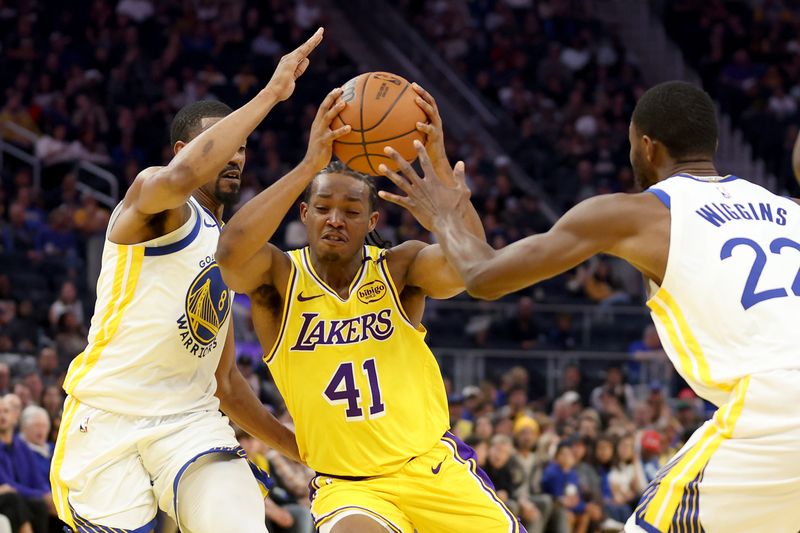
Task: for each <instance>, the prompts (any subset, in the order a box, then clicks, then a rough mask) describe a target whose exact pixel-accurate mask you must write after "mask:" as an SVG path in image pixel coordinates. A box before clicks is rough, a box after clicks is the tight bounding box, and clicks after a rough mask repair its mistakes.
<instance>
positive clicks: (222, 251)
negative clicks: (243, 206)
mask: <svg viewBox="0 0 800 533" xmlns="http://www.w3.org/2000/svg"><path fill="white" fill-rule="evenodd" d="M235 233H236V230H235V228H229V227H228V226H225V227H223V228H222V232H221V233H220V235H219V240H218V241H217V251H216V252H214V260H215V261H216V262H217V265H218V266H219V268H220V270H221V271H222V276H223V277H225V274H226V273H227V274H228V275H232V274H233V273H235V272H236V267H237V265H238V264H239V263H240V258H238V257H237V254H236V235H235Z"/></svg>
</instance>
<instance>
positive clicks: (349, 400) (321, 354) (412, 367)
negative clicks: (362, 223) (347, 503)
mask: <svg viewBox="0 0 800 533" xmlns="http://www.w3.org/2000/svg"><path fill="white" fill-rule="evenodd" d="M363 254H364V259H363V263H362V266H361V269H360V271H359V272H358V273H357V274H356V276H355V279H354V280H353V283H352V284H351V286H350V292H349V296H348V298H346V299H342V298H341V297H340V296H339V295H338V294H337V293H336V292H335V291H333V290H332V289H331V288H330V287H328V286H327V285H326V284H325V282H323V281H322V280H321V279H320V277H319V276H318V275H317V274H316V273H315V272H314V269H313V267H312V265H311V259H310V254H309V250H308V248H305V249H302V250H294V251H292V252H289V257H290V258H291V261H292V273H291V275H290V280H289V285H288V287H287V290H286V298H285V303H284V309H283V317H282V323H281V328H280V333H279V336H278V339H277V341H276V343H275V346H274V347H273V349H272V350H271V352H269V353H267V354H266V355H265V361H266V362H267V363H268V364H269V367H270V371H271V372H272V376H273V378H274V379H275V384H276V385H277V386H278V389H279V390H280V392H281V394H282V395H283V398H284V400H285V401H286V406H287V408H288V410H289V412H290V413H291V415H292V418H293V419H294V422H295V431H296V435H297V443H298V446H299V448H300V454H301V456H302V458H303V459H304V460H305V461H306V462H307V463H308V465H309V466H310V467H311V468H313V469H315V470H317V471H318V472H325V473H327V474H330V475H334V476H375V475H380V474H387V473H390V472H394V471H397V470H399V469H400V468H401V467H402V466H403V465H404V464H405V463H406V462H407V461H408V460H409V459H411V458H413V457H416V456H419V455H422V454H424V453H426V452H427V451H429V450H430V449H431V448H433V446H434V445H436V443H437V442H439V439H441V437H442V435H443V434H444V432H445V431H446V430H447V428H448V425H449V421H448V409H447V398H446V397H445V391H444V384H443V382H442V376H441V372H440V370H439V366H438V364H437V362H436V359H435V358H434V356H433V354H432V353H431V351H430V349H429V348H428V346H427V345H426V344H425V330H424V328H423V327H419V328H415V327H414V326H413V325H412V324H411V322H410V321H409V320H408V317H407V316H406V314H405V312H404V311H403V308H402V306H401V304H400V300H399V296H398V294H397V290H396V288H395V286H394V283H393V281H392V279H391V276H390V274H389V269H388V266H387V265H386V256H385V255H384V252H383V251H381V250H380V249H378V248H376V247H372V246H365V247H364V252H363Z"/></svg>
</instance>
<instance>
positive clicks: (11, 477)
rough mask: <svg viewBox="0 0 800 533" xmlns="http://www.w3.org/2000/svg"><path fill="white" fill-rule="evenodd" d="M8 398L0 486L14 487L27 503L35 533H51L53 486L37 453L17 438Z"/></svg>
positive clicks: (3, 406)
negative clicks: (49, 523) (38, 461)
mask: <svg viewBox="0 0 800 533" xmlns="http://www.w3.org/2000/svg"><path fill="white" fill-rule="evenodd" d="M12 417H13V415H12V413H11V412H10V409H9V405H8V397H4V398H3V399H0V485H10V486H11V487H12V488H13V489H14V490H15V491H16V492H17V493H18V494H19V495H20V496H22V498H23V499H24V501H25V506H26V507H27V510H28V512H29V513H30V516H31V523H32V525H33V530H34V532H35V533H47V528H48V525H47V524H48V515H49V514H51V513H54V512H55V508H54V504H53V498H52V497H51V495H50V482H49V480H48V478H47V477H45V476H43V475H42V473H41V472H40V471H39V468H38V466H37V463H36V457H35V455H34V452H33V451H32V450H31V449H30V448H29V447H28V445H27V444H25V442H24V441H23V440H22V439H20V438H19V437H18V436H16V435H15V434H14V424H13V422H14V421H13V418H12Z"/></svg>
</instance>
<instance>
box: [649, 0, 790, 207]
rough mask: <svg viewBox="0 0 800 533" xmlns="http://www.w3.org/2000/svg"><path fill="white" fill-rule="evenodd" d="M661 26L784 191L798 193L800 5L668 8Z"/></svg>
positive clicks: (785, 0)
mask: <svg viewBox="0 0 800 533" xmlns="http://www.w3.org/2000/svg"><path fill="white" fill-rule="evenodd" d="M664 6H665V7H664V23H665V26H666V28H667V31H668V32H669V34H670V36H671V37H672V39H674V40H675V41H676V42H677V43H678V45H679V46H680V47H681V49H682V50H683V52H684V57H685V59H686V61H688V62H689V63H690V64H691V65H692V66H694V67H695V68H696V69H697V70H698V72H699V73H700V76H701V77H702V79H703V85H704V87H705V89H706V90H707V91H708V92H709V93H711V95H712V96H713V97H714V98H715V99H716V100H717V101H718V102H719V104H720V106H721V107H722V109H723V110H724V111H726V112H727V113H729V114H730V115H731V117H732V119H733V121H734V124H735V125H736V126H738V127H739V128H741V130H742V131H743V132H744V134H745V136H746V138H747V141H748V142H749V143H750V144H752V145H753V148H754V150H755V153H756V155H758V156H759V157H763V158H764V159H765V160H766V162H767V169H768V171H769V172H771V173H773V174H774V175H776V176H777V177H778V179H779V186H780V187H781V188H782V189H784V190H790V191H792V192H794V193H796V192H797V190H796V184H795V183H794V179H793V173H792V166H791V160H790V155H789V154H791V151H792V145H793V143H794V140H795V139H796V138H797V133H798V127H797V122H798V120H797V119H798V117H799V116H800V115H798V105H799V104H800V39H799V38H798V35H800V3H798V2H797V1H796V0H761V1H759V2H723V1H722V0H709V1H705V2H693V1H692V0H679V1H675V2H665V3H664Z"/></svg>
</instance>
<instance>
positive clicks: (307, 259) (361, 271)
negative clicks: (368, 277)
mask: <svg viewBox="0 0 800 533" xmlns="http://www.w3.org/2000/svg"><path fill="white" fill-rule="evenodd" d="M310 254H311V248H309V247H308V246H306V247H305V248H303V252H302V253H301V254H300V255H301V256H302V258H303V264H304V265H305V267H306V271H308V274H309V275H310V276H311V277H312V278H313V279H314V281H316V282H317V285H319V286H320V288H321V289H323V290H324V291H325V292H327V293H329V294H330V295H331V296H335V297H336V298H338V300H339V301H340V302H343V303H344V302H349V301H350V297H351V296H352V295H353V292H354V291H352V290H351V291H350V293H348V295H347V298H342V297H341V296H339V293H338V292H336V291H335V290H333V289H331V288H330V287H329V286H328V284H327V283H325V282H324V281H323V280H322V279H320V278H319V277H318V276H317V274H316V272H314V267H313V266H312V265H311V255H310ZM368 257H369V256H368V255H367V246H366V245H364V246H363V249H362V250H361V268H360V269H359V270H358V273H356V277H355V278H353V281H351V282H350V288H351V289H355V288H356V287H358V284H359V283H361V280H362V279H363V278H364V273H365V272H366V271H367V262H366V258H368Z"/></svg>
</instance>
